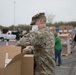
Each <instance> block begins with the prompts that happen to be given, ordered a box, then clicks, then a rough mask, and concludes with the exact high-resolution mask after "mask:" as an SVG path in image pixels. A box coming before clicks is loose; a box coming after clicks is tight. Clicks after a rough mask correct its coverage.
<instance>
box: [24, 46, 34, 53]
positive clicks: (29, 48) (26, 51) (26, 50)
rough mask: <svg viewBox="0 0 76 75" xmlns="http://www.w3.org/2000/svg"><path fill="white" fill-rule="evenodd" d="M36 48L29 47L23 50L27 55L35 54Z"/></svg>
mask: <svg viewBox="0 0 76 75" xmlns="http://www.w3.org/2000/svg"><path fill="white" fill-rule="evenodd" d="M33 50H34V47H33V46H27V47H26V48H24V49H23V53H25V54H33Z"/></svg>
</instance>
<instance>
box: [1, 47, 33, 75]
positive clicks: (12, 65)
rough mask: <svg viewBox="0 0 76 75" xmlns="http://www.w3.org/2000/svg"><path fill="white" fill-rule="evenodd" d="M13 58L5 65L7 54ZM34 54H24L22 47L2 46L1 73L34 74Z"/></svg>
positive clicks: (10, 74) (12, 74)
mask: <svg viewBox="0 0 76 75" xmlns="http://www.w3.org/2000/svg"><path fill="white" fill-rule="evenodd" d="M7 53H8V59H11V61H9V62H8V63H7V65H6V66H5V64H6V62H5V60H6V56H7ZM33 67H34V56H33V55H24V56H22V53H21V47H14V46H0V75H33Z"/></svg>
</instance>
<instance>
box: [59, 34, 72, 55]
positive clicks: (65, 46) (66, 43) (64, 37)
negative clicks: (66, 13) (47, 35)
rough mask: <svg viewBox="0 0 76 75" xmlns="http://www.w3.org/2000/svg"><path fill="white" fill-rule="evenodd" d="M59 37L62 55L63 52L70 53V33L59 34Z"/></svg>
mask: <svg viewBox="0 0 76 75" xmlns="http://www.w3.org/2000/svg"><path fill="white" fill-rule="evenodd" d="M59 37H60V38H61V43H62V55H63V54H70V53H71V51H72V50H71V45H70V43H71V41H70V34H60V35H59Z"/></svg>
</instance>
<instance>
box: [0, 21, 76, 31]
mask: <svg viewBox="0 0 76 75" xmlns="http://www.w3.org/2000/svg"><path fill="white" fill-rule="evenodd" d="M61 25H72V26H73V27H76V21H71V22H55V23H47V26H55V27H59V26H61ZM4 28H7V29H8V30H14V29H15V30H18V28H20V29H22V30H31V28H32V26H31V25H26V24H25V25H22V24H20V25H16V26H14V25H11V26H9V27H6V26H3V25H0V29H1V30H2V29H4Z"/></svg>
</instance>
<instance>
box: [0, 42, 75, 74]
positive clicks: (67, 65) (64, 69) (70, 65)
mask: <svg viewBox="0 0 76 75" xmlns="http://www.w3.org/2000/svg"><path fill="white" fill-rule="evenodd" d="M6 42H7V41H0V46H6ZM8 45H9V46H15V45H16V42H14V41H8ZM74 50H75V51H74V52H73V53H72V54H70V55H68V56H62V65H61V66H56V69H55V75H76V47H75V49H74Z"/></svg>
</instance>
